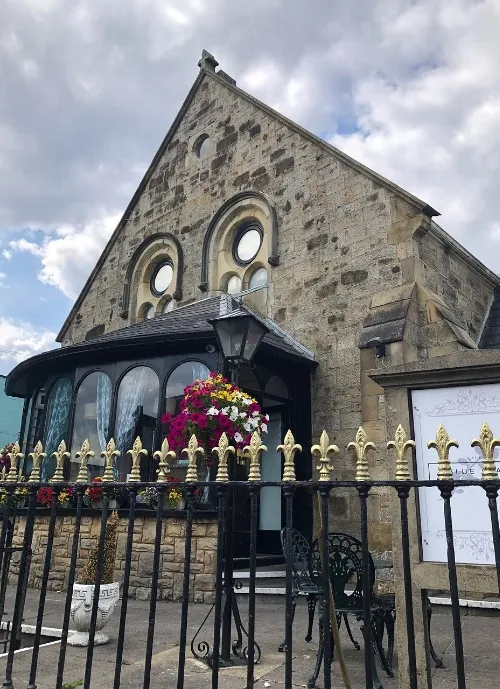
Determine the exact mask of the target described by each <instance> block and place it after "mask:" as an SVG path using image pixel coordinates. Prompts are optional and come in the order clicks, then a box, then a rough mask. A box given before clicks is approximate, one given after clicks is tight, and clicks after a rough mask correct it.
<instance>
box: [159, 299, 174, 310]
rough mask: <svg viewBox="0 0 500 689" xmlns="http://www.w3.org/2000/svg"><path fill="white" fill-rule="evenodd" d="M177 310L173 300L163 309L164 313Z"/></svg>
mask: <svg viewBox="0 0 500 689" xmlns="http://www.w3.org/2000/svg"><path fill="white" fill-rule="evenodd" d="M174 308H175V301H174V300H173V299H169V300H168V301H167V303H166V304H165V305H164V307H163V311H162V313H170V311H173V310H174Z"/></svg>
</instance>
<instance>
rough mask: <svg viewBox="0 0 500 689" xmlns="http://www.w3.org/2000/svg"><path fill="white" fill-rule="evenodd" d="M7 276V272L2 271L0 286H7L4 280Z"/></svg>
mask: <svg viewBox="0 0 500 689" xmlns="http://www.w3.org/2000/svg"><path fill="white" fill-rule="evenodd" d="M6 277H7V276H6V275H5V273H0V287H4V286H5V285H4V282H3V281H4V280H5V278H6Z"/></svg>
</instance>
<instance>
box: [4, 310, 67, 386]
mask: <svg viewBox="0 0 500 689" xmlns="http://www.w3.org/2000/svg"><path fill="white" fill-rule="evenodd" d="M0 332H1V333H2V342H1V344H0V368H1V369H2V372H4V373H7V372H8V371H9V370H10V369H11V368H12V367H13V366H14V365H15V364H18V363H19V362H20V361H23V360H24V359H27V358H28V357H30V356H33V355H34V354H38V353H40V352H43V351H45V350H47V349H52V348H54V347H56V346H57V345H56V343H55V338H56V333H54V332H50V331H47V330H37V329H35V328H34V327H33V326H32V325H30V324H29V323H22V322H15V321H14V320H12V319H10V318H3V317H2V316H0Z"/></svg>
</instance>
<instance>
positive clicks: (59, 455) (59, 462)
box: [50, 440, 71, 483]
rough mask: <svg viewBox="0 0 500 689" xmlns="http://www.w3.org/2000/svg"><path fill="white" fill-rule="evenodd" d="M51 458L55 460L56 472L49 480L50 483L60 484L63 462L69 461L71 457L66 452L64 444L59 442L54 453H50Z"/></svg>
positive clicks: (62, 477)
mask: <svg viewBox="0 0 500 689" xmlns="http://www.w3.org/2000/svg"><path fill="white" fill-rule="evenodd" d="M52 457H54V459H55V460H56V470H55V471H54V476H52V478H51V479H50V482H51V483H60V482H61V481H64V460H65V459H70V457H71V455H70V453H69V452H68V451H67V450H66V443H65V442H64V440H61V442H60V443H59V447H58V448H57V450H56V452H53V453H52Z"/></svg>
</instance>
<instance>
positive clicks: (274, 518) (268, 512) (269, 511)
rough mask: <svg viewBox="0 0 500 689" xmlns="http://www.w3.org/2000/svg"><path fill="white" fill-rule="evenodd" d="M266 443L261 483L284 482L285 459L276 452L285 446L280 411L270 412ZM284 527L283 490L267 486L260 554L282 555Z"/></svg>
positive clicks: (262, 494) (263, 491) (262, 497)
mask: <svg viewBox="0 0 500 689" xmlns="http://www.w3.org/2000/svg"><path fill="white" fill-rule="evenodd" d="M264 442H265V444H266V446H267V450H268V451H267V452H266V453H265V454H264V455H263V458H262V470H261V473H262V480H263V481H281V477H282V465H283V459H282V458H283V455H282V454H281V453H278V452H276V448H277V447H278V445H280V444H281V443H282V442H283V416H282V412H281V411H274V412H271V411H270V412H269V424H268V428H267V436H265V437H264ZM282 523H283V505H282V497H281V488H279V487H274V486H266V487H264V488H262V489H261V491H260V504H259V531H258V533H257V552H259V553H262V554H276V553H280V552H281V544H280V531H281V528H282Z"/></svg>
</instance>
